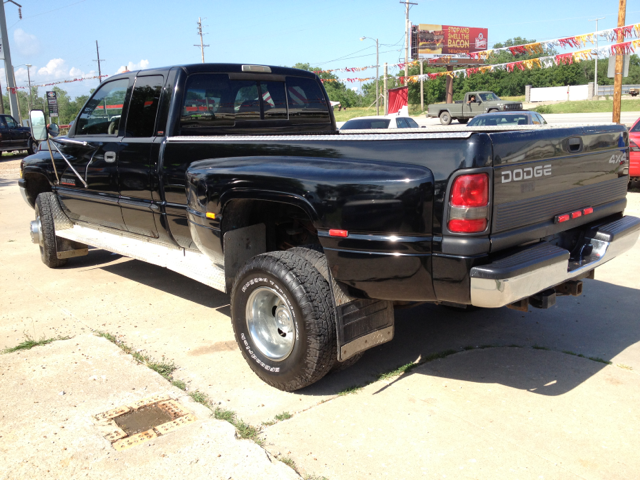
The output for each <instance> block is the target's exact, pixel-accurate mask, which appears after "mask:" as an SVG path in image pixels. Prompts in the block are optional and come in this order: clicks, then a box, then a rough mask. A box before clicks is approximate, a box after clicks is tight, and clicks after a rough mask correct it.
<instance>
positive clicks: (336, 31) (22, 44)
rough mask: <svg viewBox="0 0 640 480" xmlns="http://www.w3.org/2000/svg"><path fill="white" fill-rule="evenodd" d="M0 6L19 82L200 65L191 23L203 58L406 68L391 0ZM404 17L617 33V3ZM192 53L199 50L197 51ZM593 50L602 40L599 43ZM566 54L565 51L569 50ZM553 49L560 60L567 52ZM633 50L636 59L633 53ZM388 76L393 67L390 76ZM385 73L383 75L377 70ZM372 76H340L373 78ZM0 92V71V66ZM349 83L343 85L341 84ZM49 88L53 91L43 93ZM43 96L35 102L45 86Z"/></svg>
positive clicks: (76, 1)
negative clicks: (200, 32)
mask: <svg viewBox="0 0 640 480" xmlns="http://www.w3.org/2000/svg"><path fill="white" fill-rule="evenodd" d="M16 1H17V3H19V4H21V5H22V19H19V17H18V7H17V6H15V5H13V4H12V3H5V5H4V8H5V15H6V18H7V29H8V34H9V45H10V49H11V57H12V63H13V65H14V66H15V76H16V81H17V84H18V86H23V85H24V86H26V85H27V67H25V66H24V65H22V66H19V65H21V64H27V63H28V64H31V65H33V66H32V67H30V69H29V70H30V74H31V83H32V84H34V85H35V84H44V83H50V82H54V81H61V80H70V79H73V78H80V77H90V76H95V75H97V74H98V68H97V62H96V61H94V60H95V59H96V58H97V56H96V40H97V41H98V42H99V45H100V58H101V59H104V61H103V62H102V73H103V74H108V75H113V74H116V73H117V72H119V71H122V70H124V68H125V67H127V68H128V69H129V70H137V69H140V68H153V67H162V66H170V65H181V64H183V65H184V64H190V63H200V62H201V61H202V60H201V54H200V37H199V36H198V33H197V22H198V18H199V17H201V18H202V23H203V32H204V33H205V36H204V43H205V44H206V45H209V47H207V48H205V60H206V61H207V62H211V63H216V62H222V63H251V64H265V65H282V66H293V65H294V64H295V63H298V62H301V63H310V64H311V65H312V66H316V67H320V68H322V69H335V68H345V67H364V66H369V65H375V63H376V61H375V59H376V47H375V42H374V41H371V40H364V41H360V37H362V36H366V37H369V38H373V39H376V38H377V39H378V41H379V50H380V65H382V64H384V63H385V62H387V63H389V64H397V63H400V62H403V61H404V28H405V7H404V5H402V4H400V1H399V0H321V1H314V2H311V1H308V0H297V1H295V0H271V1H268V2H267V1H264V0H262V1H257V0H233V1H229V0H225V1H222V0H173V1H168V0H57V1H55V2H53V1H50V0H16ZM411 1H412V2H414V3H417V4H418V5H414V6H412V7H411V10H410V21H411V23H414V24H419V23H432V24H443V25H456V26H466V27H480V28H488V29H489V46H490V47H491V46H493V44H494V43H497V42H504V41H505V40H508V39H510V38H513V37H524V38H527V39H535V40H537V41H542V40H551V39H556V38H562V37H567V36H573V35H580V34H585V33H591V32H594V31H595V22H590V21H589V20H590V19H594V18H598V17H605V18H604V19H602V20H600V21H599V23H598V28H599V29H600V30H603V29H607V28H613V27H615V26H617V21H618V4H619V2H618V0H580V1H576V0H568V1H567V0H565V1H558V0H553V1H552V0H537V1H535V2H533V1H520V0H513V1H506V0H492V1H491V2H477V1H462V0H448V1H444V0H411ZM625 23H626V24H627V25H630V24H635V23H640V2H635V1H630V2H627V12H626V21H625ZM196 44H197V45H198V46H197V47H196V46H195V45H196ZM601 46H602V44H601ZM567 52H568V51H567ZM561 53H565V52H564V51H563V52H561ZM638 53H640V52H638ZM393 72H397V70H395V71H393ZM380 74H382V69H381V71H380ZM374 75H375V70H373V69H370V70H366V71H363V72H356V73H344V74H342V73H341V74H339V76H340V77H341V78H353V77H361V78H362V77H373V76H374ZM0 79H2V80H1V81H2V84H3V85H2V89H3V92H4V91H5V89H6V80H5V75H4V69H3V68H0ZM97 85H98V81H97V80H87V81H82V82H74V83H67V84H62V85H59V87H60V88H62V89H64V90H66V91H67V92H69V94H70V95H71V96H72V97H76V96H78V95H87V94H89V90H90V89H91V88H95V87H96V86H97ZM349 86H351V85H349ZM49 88H50V87H49ZM49 88H42V89H40V91H39V93H40V94H41V95H42V93H43V91H44V90H48V89H49Z"/></svg>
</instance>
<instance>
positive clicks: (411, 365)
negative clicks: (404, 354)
mask: <svg viewBox="0 0 640 480" xmlns="http://www.w3.org/2000/svg"><path fill="white" fill-rule="evenodd" d="M417 366H418V364H417V363H413V362H411V363H407V364H406V365H401V366H399V367H398V368H395V369H393V370H391V371H390V372H386V373H381V374H380V375H378V380H387V379H389V378H393V377H397V376H399V375H402V374H403V373H407V372H410V371H411V370H413V369H414V368H416V367H417Z"/></svg>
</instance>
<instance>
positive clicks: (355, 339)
mask: <svg viewBox="0 0 640 480" xmlns="http://www.w3.org/2000/svg"><path fill="white" fill-rule="evenodd" d="M328 270H329V271H328V272H327V273H328V276H329V278H328V280H329V287H330V288H331V293H332V295H331V296H332V298H333V304H334V306H335V312H336V338H337V341H338V360H339V361H341V362H344V361H345V360H347V359H349V358H351V357H353V356H354V355H356V354H358V353H360V352H364V351H365V350H368V349H370V348H372V347H375V346H377V345H381V344H383V343H386V342H389V341H391V340H393V335H394V332H395V323H394V313H393V302H390V301H387V300H370V299H362V298H353V297H351V296H350V295H349V294H348V293H347V292H346V291H345V288H344V287H342V286H341V285H340V284H339V283H338V282H336V281H335V279H334V278H333V275H331V270H330V269H328Z"/></svg>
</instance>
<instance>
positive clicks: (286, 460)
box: [279, 457, 298, 472]
mask: <svg viewBox="0 0 640 480" xmlns="http://www.w3.org/2000/svg"><path fill="white" fill-rule="evenodd" d="M279 460H280V461H281V462H282V463H284V464H285V465H288V466H290V467H291V468H293V469H294V470H295V471H296V472H297V471H298V467H297V466H296V462H294V461H293V460H291V459H290V458H289V457H280V458H279Z"/></svg>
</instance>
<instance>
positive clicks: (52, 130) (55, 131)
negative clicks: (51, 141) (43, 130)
mask: <svg viewBox="0 0 640 480" xmlns="http://www.w3.org/2000/svg"><path fill="white" fill-rule="evenodd" d="M47 131H48V132H49V135H51V136H52V137H57V136H58V135H60V127H59V126H58V124H57V123H51V124H50V125H49V126H48V127H47Z"/></svg>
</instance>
